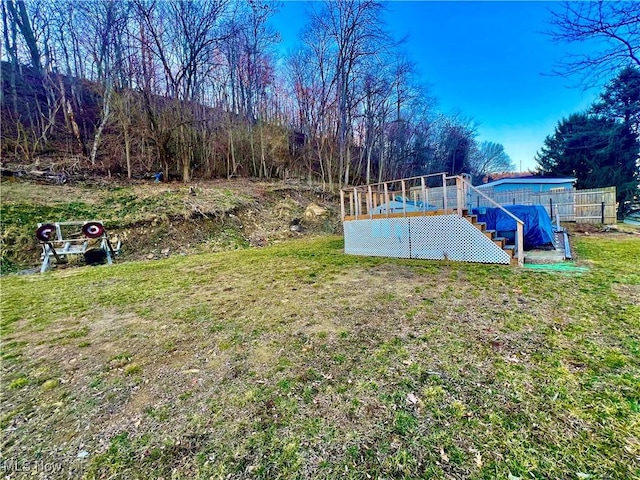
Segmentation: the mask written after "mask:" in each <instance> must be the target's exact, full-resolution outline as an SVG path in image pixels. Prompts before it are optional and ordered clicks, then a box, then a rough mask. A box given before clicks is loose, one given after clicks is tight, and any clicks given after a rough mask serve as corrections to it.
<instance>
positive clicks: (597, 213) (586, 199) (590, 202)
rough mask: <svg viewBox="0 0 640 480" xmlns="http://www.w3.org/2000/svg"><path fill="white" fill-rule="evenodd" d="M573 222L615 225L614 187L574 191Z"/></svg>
mask: <svg viewBox="0 0 640 480" xmlns="http://www.w3.org/2000/svg"><path fill="white" fill-rule="evenodd" d="M575 199H576V209H575V221H576V222H578V223H616V220H617V217H616V187H605V188H590V189H586V190H576V193H575Z"/></svg>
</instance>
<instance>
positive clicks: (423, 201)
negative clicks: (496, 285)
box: [340, 172, 524, 265]
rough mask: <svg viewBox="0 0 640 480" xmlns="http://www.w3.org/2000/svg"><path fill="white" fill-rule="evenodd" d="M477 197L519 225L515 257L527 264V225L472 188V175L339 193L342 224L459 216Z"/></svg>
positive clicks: (383, 184)
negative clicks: (383, 219)
mask: <svg viewBox="0 0 640 480" xmlns="http://www.w3.org/2000/svg"><path fill="white" fill-rule="evenodd" d="M478 196H480V197H482V198H483V199H485V200H486V202H487V203H488V204H490V205H492V206H493V207H496V208H499V209H500V210H502V211H503V212H505V213H506V214H507V215H508V216H509V217H511V218H512V219H513V220H515V222H516V245H515V252H514V255H515V256H516V258H517V259H518V264H519V265H523V263H524V248H523V247H524V222H523V221H522V220H520V219H519V218H518V217H516V216H515V215H513V214H512V213H511V212H509V211H508V210H506V209H505V208H504V207H503V206H501V205H500V204H498V203H496V202H495V201H493V200H492V199H491V198H489V197H488V196H486V195H485V194H484V193H482V192H481V191H480V190H478V189H477V188H475V187H474V186H473V185H472V184H471V177H470V176H469V175H464V174H463V175H452V176H448V175H447V174H446V173H444V172H441V173H433V174H430V175H422V176H417V177H410V178H403V179H399V180H392V181H388V182H380V183H372V184H368V185H359V186H355V187H346V188H343V189H341V190H340V212H341V217H342V221H343V222H344V221H350V220H364V219H374V218H393V217H406V216H416V215H429V214H433V215H435V214H440V215H446V214H454V213H455V214H457V215H459V216H463V215H464V212H465V210H467V211H469V212H470V211H471V208H472V206H473V205H472V197H475V198H477V197H478Z"/></svg>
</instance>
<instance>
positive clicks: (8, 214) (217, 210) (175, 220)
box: [0, 177, 340, 272]
mask: <svg viewBox="0 0 640 480" xmlns="http://www.w3.org/2000/svg"><path fill="white" fill-rule="evenodd" d="M1 192H2V203H1V204H0V228H1V231H2V237H1V242H0V248H1V254H2V256H1V261H2V271H3V272H10V271H15V270H17V269H20V268H26V267H30V266H35V265H37V264H38V262H39V255H40V247H39V246H38V244H37V241H36V239H35V229H36V227H37V224H38V223H44V222H55V221H71V220H90V219H98V220H103V221H105V225H106V227H107V230H108V232H109V233H110V235H111V236H112V238H113V240H114V241H115V240H116V239H119V240H122V242H123V248H122V256H121V259H122V260H132V259H139V258H159V257H161V256H162V257H164V256H169V255H174V254H189V253H194V252H212V251H220V250H227V249H236V248H244V247H249V246H265V245H268V244H269V243H272V242H275V241H281V240H285V239H291V238H297V237H299V236H305V235H317V234H327V233H337V232H338V231H340V222H339V219H338V207H337V205H336V204H335V198H334V196H333V195H332V194H329V193H326V192H323V191H322V190H321V189H318V188H315V187H311V186H308V185H302V184H291V183H288V184H285V183H283V182H256V181H251V180H246V179H235V180H230V181H227V180H218V181H209V182H199V183H194V184H192V185H191V186H189V185H184V184H179V183H168V184H164V183H154V182H151V181H142V180H141V181H130V182H123V181H119V182H118V181H115V180H111V181H106V180H104V181H103V180H96V179H94V180H90V181H85V182H76V183H74V184H73V185H56V184H51V183H34V182H29V181H27V182H25V181H21V180H19V179H16V178H14V177H9V178H8V179H5V180H4V181H3V182H2V185H1ZM311 204H316V205H318V206H321V207H322V208H324V209H325V210H326V213H325V214H323V215H321V216H315V215H311V214H309V215H307V216H305V211H306V209H307V207H308V206H309V205H311ZM295 219H299V220H300V225H301V231H300V232H292V231H291V229H290V224H291V222H293V221H294V220H295Z"/></svg>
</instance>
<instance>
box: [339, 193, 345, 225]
mask: <svg viewBox="0 0 640 480" xmlns="http://www.w3.org/2000/svg"><path fill="white" fill-rule="evenodd" d="M340 218H342V221H343V222H344V190H342V189H340Z"/></svg>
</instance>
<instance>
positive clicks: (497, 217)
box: [474, 205, 553, 250]
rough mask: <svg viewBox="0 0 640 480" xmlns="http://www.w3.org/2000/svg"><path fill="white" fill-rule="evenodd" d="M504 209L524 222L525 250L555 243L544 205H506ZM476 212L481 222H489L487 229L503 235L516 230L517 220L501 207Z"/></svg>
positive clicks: (476, 210) (475, 210)
mask: <svg viewBox="0 0 640 480" xmlns="http://www.w3.org/2000/svg"><path fill="white" fill-rule="evenodd" d="M504 209H505V210H507V211H509V212H510V213H512V214H513V215H515V216H516V217H518V218H519V219H520V220H522V221H523V222H524V249H525V250H531V249H532V248H536V247H543V246H547V245H549V244H552V243H553V226H552V224H551V219H550V218H549V214H548V213H547V211H546V210H545V209H544V207H543V206H542V205H505V206H504ZM474 213H476V214H477V215H478V221H479V222H485V223H486V224H487V230H495V231H496V232H498V234H499V235H501V236H510V235H508V232H515V231H516V221H515V220H514V219H513V218H511V217H510V216H509V215H507V214H506V213H505V212H503V211H502V210H501V209H499V208H480V209H474Z"/></svg>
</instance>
